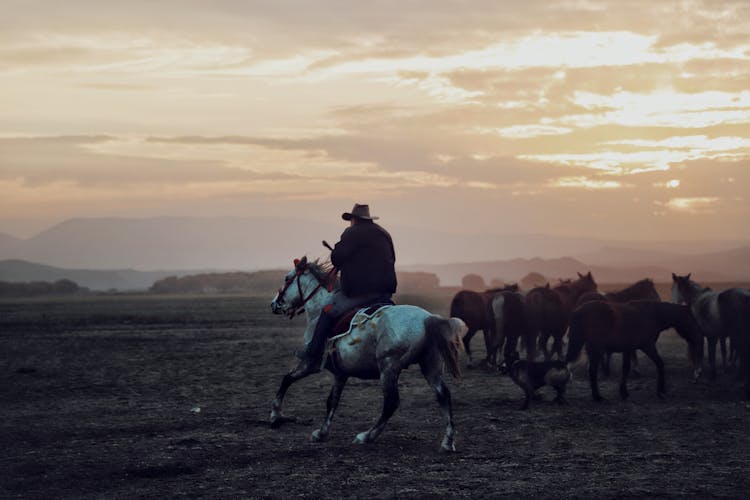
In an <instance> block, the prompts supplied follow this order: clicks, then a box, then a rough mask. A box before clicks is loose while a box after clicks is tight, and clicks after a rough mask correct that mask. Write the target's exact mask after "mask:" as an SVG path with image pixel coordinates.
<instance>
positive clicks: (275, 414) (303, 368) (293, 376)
mask: <svg viewBox="0 0 750 500" xmlns="http://www.w3.org/2000/svg"><path fill="white" fill-rule="evenodd" d="M312 373H317V372H316V371H315V370H313V369H312V367H311V366H309V364H308V363H305V362H300V363H299V364H298V365H297V366H296V367H295V368H292V369H291V370H290V371H289V373H287V374H286V375H284V378H283V379H282V380H281V386H280V387H279V390H278V391H277V392H276V397H275V398H274V400H273V405H272V406H271V418H270V423H271V427H272V428H277V427H279V426H280V425H281V424H284V423H286V422H294V421H295V418H294V417H287V416H285V415H284V414H283V413H282V411H281V407H282V405H283V404H284V396H285V395H286V391H287V390H288V389H289V386H291V385H292V384H293V383H295V382H297V381H298V380H301V379H303V378H305V377H307V376H308V375H311V374H312Z"/></svg>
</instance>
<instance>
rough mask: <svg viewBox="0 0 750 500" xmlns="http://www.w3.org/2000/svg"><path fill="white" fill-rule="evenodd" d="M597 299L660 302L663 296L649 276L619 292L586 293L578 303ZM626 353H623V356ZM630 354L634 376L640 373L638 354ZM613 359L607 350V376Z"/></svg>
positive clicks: (605, 364) (603, 364)
mask: <svg viewBox="0 0 750 500" xmlns="http://www.w3.org/2000/svg"><path fill="white" fill-rule="evenodd" d="M595 300H605V301H610V302H630V301H631V300H654V301H657V302H658V301H660V300H661V296H660V295H659V292H658V291H656V286H654V282H653V281H652V280H650V279H648V278H645V279H642V280H640V281H637V282H636V283H633V284H632V285H630V286H628V287H626V288H623V289H622V290H619V291H617V292H605V293H599V292H588V293H584V294H583V295H581V297H580V298H579V299H578V305H581V304H584V303H586V302H591V301H595ZM625 355H626V354H625V353H623V356H625ZM628 355H629V356H630V367H631V369H632V371H631V373H632V374H633V376H638V375H640V374H639V373H638V355H637V354H636V351H633V352H631V353H630V354H628ZM611 359H612V353H611V352H606V353H604V356H602V372H603V373H604V376H605V377H609V374H610V373H611V372H610V369H609V366H610V361H611Z"/></svg>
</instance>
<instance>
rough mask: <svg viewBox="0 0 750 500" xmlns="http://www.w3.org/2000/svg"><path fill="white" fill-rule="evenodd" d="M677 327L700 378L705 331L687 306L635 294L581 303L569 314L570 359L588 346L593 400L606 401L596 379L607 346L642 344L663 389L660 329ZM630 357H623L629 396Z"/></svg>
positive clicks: (624, 391) (621, 348)
mask: <svg viewBox="0 0 750 500" xmlns="http://www.w3.org/2000/svg"><path fill="white" fill-rule="evenodd" d="M667 328H674V329H675V330H677V333H678V334H679V335H680V336H681V337H682V338H684V339H685V340H686V341H687V343H688V346H689V350H690V357H691V359H692V362H693V368H694V375H695V378H697V377H698V376H700V370H701V363H702V361H703V335H702V333H701V330H700V327H699V326H698V323H697V322H696V321H695V318H693V315H692V313H691V312H690V309H689V308H688V307H687V306H682V305H677V304H670V303H669V302H656V301H651V300H636V301H632V302H627V303H624V304H620V303H616V302H602V301H594V302H588V303H586V304H583V305H581V306H580V307H579V308H578V309H576V310H575V311H574V312H573V316H572V318H571V320H570V333H569V336H570V339H569V345H568V354H567V356H566V361H567V362H568V363H574V362H575V361H576V360H577V359H578V357H579V356H580V354H581V350H582V349H583V346H584V345H585V346H586V352H587V353H588V355H589V381H590V382H591V395H592V397H593V398H594V401H602V399H603V398H602V396H601V394H600V393H599V386H598V384H597V375H598V372H599V369H598V366H599V362H600V361H601V357H602V356H603V355H604V353H605V352H607V351H610V352H622V353H627V352H630V351H634V350H635V349H640V350H641V351H643V352H644V353H645V354H646V356H648V357H649V358H650V359H651V361H653V362H654V364H655V365H656V369H657V373H658V375H657V376H658V378H657V394H658V396H659V397H662V396H663V395H664V392H665V389H664V362H663V361H662V359H661V357H660V356H659V353H658V352H657V350H656V340H657V339H658V338H659V334H660V333H661V332H662V331H663V330H666V329H667ZM629 371H630V357H629V356H623V358H622V378H621V379H620V396H621V397H622V399H625V398H627V397H628V388H627V384H626V381H627V377H628V372H629Z"/></svg>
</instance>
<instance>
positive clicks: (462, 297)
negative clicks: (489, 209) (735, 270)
mask: <svg viewBox="0 0 750 500" xmlns="http://www.w3.org/2000/svg"><path fill="white" fill-rule="evenodd" d="M690 276H691V275H690V274H688V275H686V276H678V275H676V274H673V275H672V289H671V299H672V301H671V302H663V301H662V300H661V297H660V296H659V293H658V291H657V290H656V287H655V286H654V283H653V281H652V280H651V279H643V280H640V281H638V282H637V283H635V284H633V285H631V286H629V287H627V288H625V289H623V290H620V291H617V292H608V293H600V292H599V291H598V289H597V284H596V281H595V280H594V278H593V276H592V275H591V273H590V272H589V273H587V274H585V275H583V274H580V273H579V274H578V279H576V280H563V281H561V282H560V283H559V284H558V285H557V286H551V285H550V284H549V283H548V284H547V285H545V286H539V287H535V288H532V289H531V290H528V291H526V292H523V291H521V290H519V288H518V286H517V285H509V286H506V287H504V288H496V289H491V290H485V291H484V292H475V291H470V290H462V291H460V292H458V293H457V294H456V295H455V296H454V297H453V300H452V301H451V308H450V316H452V317H458V318H461V319H462V320H463V321H464V322H465V323H466V326H467V328H468V331H467V333H466V335H465V336H464V338H463V342H464V350H465V351H466V354H467V357H468V365H469V367H473V366H475V364H476V362H475V360H474V359H473V356H472V351H471V345H470V343H471V339H472V338H473V336H474V335H475V334H476V333H477V332H478V331H480V330H481V331H482V332H483V333H484V340H485V350H486V358H485V359H484V360H483V361H482V362H483V363H484V364H487V365H490V366H497V367H498V368H500V369H508V368H510V366H511V365H512V363H513V362H514V361H515V360H517V359H519V357H520V355H519V347H522V348H523V349H524V350H525V351H526V358H527V360H528V361H533V360H534V359H537V357H543V358H544V359H545V360H549V359H551V358H552V357H555V356H556V357H557V358H558V359H564V360H565V361H566V362H568V363H574V362H575V361H576V360H577V359H578V358H579V356H580V353H581V351H582V349H583V347H584V346H585V347H586V352H587V354H588V357H589V369H588V371H589V380H590V383H591V391H592V397H593V398H594V400H597V401H599V400H601V399H602V398H601V395H600V393H599V389H598V385H597V380H598V372H599V370H600V369H601V370H602V371H603V372H604V374H605V375H609V362H610V356H611V354H612V353H622V356H623V360H622V380H621V384H620V394H621V396H622V397H623V398H625V397H627V394H628V392H627V386H626V379H627V376H628V374H629V373H630V370H631V367H633V366H635V365H637V363H638V358H637V355H636V351H638V350H640V351H642V352H643V353H644V354H645V355H646V356H647V357H648V358H650V359H651V360H652V361H653V363H654V364H655V365H656V369H657V391H658V393H659V395H662V394H663V392H664V363H663V361H662V359H661V357H660V356H659V353H658V351H657V350H656V341H657V339H658V337H659V334H660V333H661V332H662V331H664V330H666V329H668V328H674V329H675V331H676V332H677V333H678V334H679V335H680V336H681V337H682V338H684V339H685V341H686V342H687V344H688V348H689V353H690V360H691V362H692V364H693V368H694V376H695V378H698V377H699V376H700V374H701V371H702V359H703V350H704V339H705V340H706V344H707V346H708V362H709V368H710V371H709V377H710V378H711V379H712V380H714V379H715V378H716V344H717V343H720V345H721V354H722V364H723V367H724V369H725V370H727V369H728V366H727V352H726V343H727V341H729V342H730V346H731V352H730V353H729V362H730V364H731V368H734V369H738V370H737V375H738V378H742V379H743V380H744V382H745V386H744V391H745V397H746V398H748V399H750V291H749V290H746V289H743V288H730V289H727V290H723V291H714V290H712V289H710V288H707V287H703V286H701V285H699V284H698V283H696V282H695V281H692V280H691V279H690ZM566 334H567V335H568V350H567V352H566V353H565V354H563V338H564V336H565V335H566ZM550 339H552V347H551V349H550V348H549V341H550ZM501 350H502V353H503V359H502V360H501V361H499V362H498V359H497V356H498V353H499V351H501ZM738 364H739V367H738V366H737V365H738Z"/></svg>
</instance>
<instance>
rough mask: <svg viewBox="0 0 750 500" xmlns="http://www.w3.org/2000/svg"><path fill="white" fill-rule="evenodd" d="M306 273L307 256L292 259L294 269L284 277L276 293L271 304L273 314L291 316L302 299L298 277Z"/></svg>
mask: <svg viewBox="0 0 750 500" xmlns="http://www.w3.org/2000/svg"><path fill="white" fill-rule="evenodd" d="M306 271H307V256H304V257H302V258H301V259H294V269H292V270H291V271H289V272H288V273H287V274H286V276H284V285H283V286H282V287H281V288H279V291H278V292H276V296H275V297H274V298H273V301H272V302H271V311H272V312H273V313H274V314H290V315H293V314H294V311H296V310H297V309H298V308H299V307H300V304H301V303H302V301H303V300H304V298H303V297H302V284H301V283H300V277H301V276H302V275H303V274H305V272H306Z"/></svg>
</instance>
